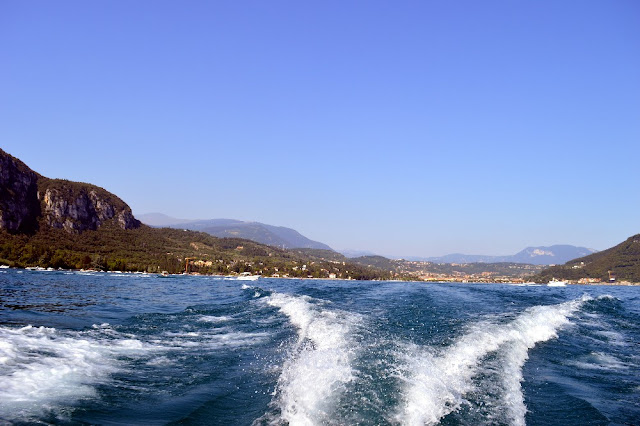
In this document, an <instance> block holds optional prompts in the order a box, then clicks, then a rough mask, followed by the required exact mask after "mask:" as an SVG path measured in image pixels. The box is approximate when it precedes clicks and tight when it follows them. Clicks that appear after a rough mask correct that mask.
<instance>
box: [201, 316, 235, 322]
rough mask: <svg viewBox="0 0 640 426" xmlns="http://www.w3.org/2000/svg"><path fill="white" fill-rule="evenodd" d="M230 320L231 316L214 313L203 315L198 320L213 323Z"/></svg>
mask: <svg viewBox="0 0 640 426" xmlns="http://www.w3.org/2000/svg"><path fill="white" fill-rule="evenodd" d="M229 320H231V317H228V316H220V317H216V316H213V315H203V316H201V317H200V318H198V322H213V323H218V322H225V321H229Z"/></svg>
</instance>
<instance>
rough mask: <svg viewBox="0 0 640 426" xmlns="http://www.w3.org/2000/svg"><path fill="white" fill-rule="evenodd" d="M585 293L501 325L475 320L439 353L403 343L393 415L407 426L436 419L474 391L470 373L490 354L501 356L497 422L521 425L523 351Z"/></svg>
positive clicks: (564, 319)
mask: <svg viewBox="0 0 640 426" xmlns="http://www.w3.org/2000/svg"><path fill="white" fill-rule="evenodd" d="M588 300H592V299H591V298H590V297H589V296H583V297H582V298H580V299H577V300H573V301H569V302H566V303H562V304H559V305H552V306H535V307H532V308H529V309H526V310H525V311H524V312H523V313H522V314H520V315H519V316H518V317H516V318H515V319H514V320H512V321H511V322H508V323H506V324H494V323H491V322H480V323H476V324H475V325H473V326H471V327H470V329H469V331H468V332H467V333H466V334H465V335H463V336H462V337H460V338H459V339H458V340H457V341H456V342H455V343H454V344H453V345H451V346H450V347H448V348H446V349H445V350H444V351H442V352H441V353H438V352H437V351H435V350H432V349H425V348H421V347H418V346H415V345H413V346H407V348H406V351H405V352H404V354H402V355H400V357H401V358H405V368H404V370H405V372H404V373H403V374H402V379H403V380H404V382H405V384H404V390H403V393H404V401H403V404H402V405H401V407H400V409H399V412H398V415H397V417H396V418H397V420H398V422H400V423H402V424H407V425H424V424H436V423H438V422H439V421H440V420H441V419H442V418H443V417H444V416H446V415H447V414H449V413H451V412H453V411H455V410H457V409H458V408H460V406H461V405H462V404H463V403H464V402H466V400H465V395H467V394H468V393H470V392H472V391H474V390H476V385H475V384H474V382H473V380H472V379H473V378H474V377H476V376H478V375H479V374H480V373H483V372H485V371H483V360H484V359H485V357H487V356H488V355H490V354H492V353H498V356H500V358H501V360H502V363H501V366H502V367H501V370H502V371H499V372H498V375H499V376H500V377H501V380H502V388H503V392H502V398H503V400H502V401H501V404H496V405H497V406H501V407H502V410H503V412H502V413H494V415H495V416H501V417H503V419H502V421H505V422H507V423H509V424H514V425H524V423H525V414H526V407H525V405H524V396H523V394H522V389H521V382H522V367H523V365H524V363H525V362H526V360H527V358H528V350H529V349H531V348H533V347H534V346H535V345H536V344H537V343H539V342H544V341H547V340H550V339H553V338H555V337H557V331H558V330H559V329H561V328H562V327H563V326H565V325H566V324H568V322H569V317H570V316H571V315H573V314H574V313H575V312H576V311H577V310H578V309H580V307H581V306H582V305H583V304H584V303H585V302H586V301H588Z"/></svg>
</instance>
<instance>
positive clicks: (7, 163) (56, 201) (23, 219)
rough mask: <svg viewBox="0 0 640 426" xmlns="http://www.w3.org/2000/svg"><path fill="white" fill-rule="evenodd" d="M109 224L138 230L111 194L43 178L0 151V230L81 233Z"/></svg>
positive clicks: (85, 186)
mask: <svg viewBox="0 0 640 426" xmlns="http://www.w3.org/2000/svg"><path fill="white" fill-rule="evenodd" d="M111 222H113V223H114V224H115V225H116V226H117V227H120V228H122V229H134V228H138V227H139V226H140V222H139V221H138V220H137V219H135V218H134V217H133V213H131V209H130V208H129V206H128V205H126V204H125V203H124V202H123V201H122V200H121V199H120V198H118V197H116V196H115V195H113V194H111V193H110V192H108V191H105V190H104V189H102V188H100V187H97V186H95V185H91V184H87V183H79V182H70V181H67V180H63V179H49V178H46V177H44V176H42V175H40V174H38V173H36V172H34V171H33V170H31V169H30V168H29V167H27V165H26V164H24V163H23V162H22V161H20V160H18V159H17V158H15V157H12V156H11V155H9V154H7V153H6V152H4V151H3V150H1V149H0V229H4V230H6V231H8V232H13V233H34V232H36V231H37V230H38V229H39V228H40V227H41V226H43V225H46V226H49V227H51V228H56V229H63V230H65V231H66V232H68V233H80V232H82V231H86V230H97V229H98V228H100V227H101V226H103V225H105V224H107V223H111Z"/></svg>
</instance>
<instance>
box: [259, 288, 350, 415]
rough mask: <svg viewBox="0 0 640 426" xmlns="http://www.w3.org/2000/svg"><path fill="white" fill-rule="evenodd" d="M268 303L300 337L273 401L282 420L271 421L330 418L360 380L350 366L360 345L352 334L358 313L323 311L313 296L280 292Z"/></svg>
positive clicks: (269, 298)
mask: <svg viewBox="0 0 640 426" xmlns="http://www.w3.org/2000/svg"><path fill="white" fill-rule="evenodd" d="M266 301H267V303H268V304H269V305H270V306H274V307H277V308H279V310H280V312H282V313H283V314H285V315H286V316H287V317H288V318H289V321H290V322H291V323H292V324H293V325H294V326H295V327H296V328H297V335H298V336H297V337H298V338H297V342H296V343H295V345H294V347H293V348H292V351H291V352H292V353H291V357H290V358H289V359H288V360H287V361H286V362H285V363H284V365H283V368H282V372H281V374H280V377H279V378H278V383H277V386H276V392H275V396H276V399H275V401H274V402H275V404H276V405H277V406H278V409H279V411H280V418H279V419H272V420H271V421H270V422H271V423H281V422H286V423H288V424H295V425H299V424H302V425H310V424H317V423H323V422H327V421H329V420H330V418H331V413H332V411H333V409H334V404H335V403H336V401H337V399H338V398H339V395H340V394H342V393H343V392H344V391H345V390H346V386H347V385H348V383H349V382H351V381H353V380H354V378H355V375H354V371H353V367H352V365H351V364H352V361H353V359H354V357H355V355H356V352H355V351H356V346H355V345H354V344H353V342H352V341H351V336H352V334H353V329H354V327H355V326H356V325H357V324H358V322H359V317H358V316H357V315H355V314H347V313H345V312H340V311H332V310H328V309H322V308H321V307H319V306H317V305H314V304H312V303H311V301H312V299H311V298H310V297H308V296H289V295H285V294H278V293H275V294H272V295H271V296H269V297H268V298H267V299H266Z"/></svg>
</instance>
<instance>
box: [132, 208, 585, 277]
mask: <svg viewBox="0 0 640 426" xmlns="http://www.w3.org/2000/svg"><path fill="white" fill-rule="evenodd" d="M137 217H138V218H139V219H140V220H141V221H142V222H143V223H145V224H147V225H150V226H155V227H169V228H177V229H189V230H192V231H202V232H206V233H208V234H211V235H213V236H216V237H234V238H246V239H248V240H252V241H256V242H259V243H262V244H268V245H271V246H277V247H281V248H286V249H289V248H312V249H323V250H332V249H331V248H330V247H329V246H328V245H326V244H323V243H321V242H318V241H313V240H310V239H309V238H307V237H305V236H304V235H302V234H300V233H299V232H298V231H296V230H294V229H291V228H286V227H283V226H273V225H267V224H265V223H260V222H246V221H241V220H235V219H209V220H188V219H178V218H174V217H170V216H167V215H165V214H162V213H148V214H142V215H138V216H137ZM338 251H339V252H340V253H342V254H343V255H345V256H346V257H349V258H354V257H361V256H374V253H372V252H370V251H364V250H346V249H345V250H338ZM595 252H596V250H593V249H590V248H586V247H576V246H572V245H553V246H541V247H527V248H525V249H524V250H522V251H520V252H518V253H516V254H514V255H507V256H485V255H473V254H461V253H454V254H448V255H446V256H439V257H406V258H405V259H407V260H415V261H423V262H433V263H499V262H508V263H528V264H532V265H561V264H564V263H566V262H568V261H570V260H573V259H576V258H579V257H583V256H587V255H590V254H592V253H595Z"/></svg>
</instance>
